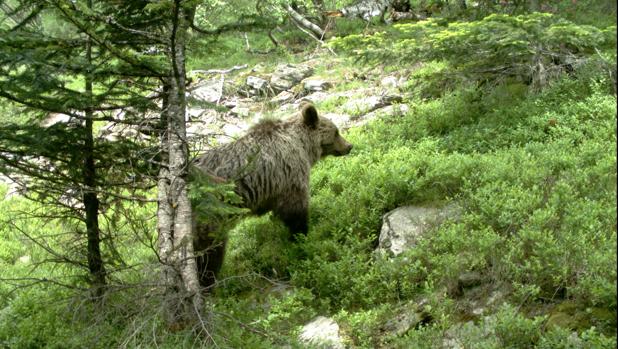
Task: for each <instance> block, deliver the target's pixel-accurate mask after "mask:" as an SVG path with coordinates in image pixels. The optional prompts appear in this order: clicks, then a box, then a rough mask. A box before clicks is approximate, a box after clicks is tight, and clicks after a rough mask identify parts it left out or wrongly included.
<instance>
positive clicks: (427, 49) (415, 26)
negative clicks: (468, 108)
mask: <svg viewBox="0 0 618 349" xmlns="http://www.w3.org/2000/svg"><path fill="white" fill-rule="evenodd" d="M330 45H331V46H332V47H333V48H335V49H341V50H345V51H351V52H354V53H355V54H356V55H357V56H359V57H361V58H362V59H363V60H366V61H369V62H379V61H384V60H390V61H395V62H397V63H399V64H404V63H406V64H410V63H411V62H412V63H413V62H427V61H445V62H447V63H448V69H449V74H452V75H461V77H458V78H460V79H466V80H473V81H479V82H481V83H486V82H492V83H495V82H500V81H510V80H512V79H515V80H516V81H520V82H524V83H526V84H532V85H533V86H534V87H544V86H546V84H547V82H548V81H549V80H552V79H555V78H556V77H559V76H560V74H561V73H563V72H565V71H573V70H577V69H578V68H579V67H580V66H585V65H588V64H593V65H597V66H602V65H603V64H604V63H603V59H602V58H600V57H599V56H598V55H597V52H598V51H599V50H601V51H604V50H607V51H610V50H611V51H613V48H614V47H615V45H616V27H615V26H608V27H606V28H604V29H598V28H596V27H593V26H587V25H577V24H574V23H572V22H569V21H567V20H565V19H561V18H559V17H557V16H553V15H551V14H548V13H532V14H526V15H520V16H508V15H498V14H494V15H490V16H487V17H485V18H483V19H482V20H480V21H472V22H450V23H449V22H446V21H444V20H442V19H429V20H426V21H421V22H418V23H407V24H399V25H395V26H394V29H393V30H391V31H388V32H386V31H385V32H379V33H376V34H373V35H369V36H367V35H350V36H347V37H343V38H338V39H335V40H332V41H331V42H330ZM612 64H613V66H614V67H615V65H616V63H615V55H614V58H613V60H612ZM614 69H615V68H614Z"/></svg>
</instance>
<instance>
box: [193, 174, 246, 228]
mask: <svg viewBox="0 0 618 349" xmlns="http://www.w3.org/2000/svg"><path fill="white" fill-rule="evenodd" d="M190 177H191V178H190V183H191V184H190V187H189V199H190V200H191V207H192V209H193V212H194V214H195V215H196V219H197V220H198V221H201V222H205V223H209V224H211V223H212V224H221V223H225V221H227V220H230V217H231V216H238V215H240V214H243V213H247V212H248V210H247V209H243V208H240V207H238V205H239V204H241V203H242V198H241V197H240V196H238V195H237V194H236V193H235V192H234V183H217V182H216V181H215V179H214V178H212V177H211V176H209V175H208V174H205V173H202V172H200V171H199V170H193V171H192V172H191V176H190Z"/></svg>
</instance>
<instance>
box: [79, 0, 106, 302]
mask: <svg viewBox="0 0 618 349" xmlns="http://www.w3.org/2000/svg"><path fill="white" fill-rule="evenodd" d="M88 7H90V8H91V7H92V0H88ZM86 60H87V62H88V63H91V62H92V42H91V39H90V38H88V40H87V43H86ZM89 73H90V68H89V69H88V71H87V73H86V76H85V92H86V95H87V96H88V97H89V98H90V99H92V76H91V75H90V74H89ZM85 114H86V115H85V127H84V148H83V155H84V164H83V166H84V167H83V171H82V173H83V176H84V188H83V197H82V200H83V203H84V210H85V220H86V235H87V236H88V269H89V271H90V277H91V281H90V283H91V287H92V294H93V296H94V297H95V298H100V297H101V296H102V295H103V291H104V289H103V287H104V286H105V265H104V263H103V258H102V257H101V246H100V245H101V237H100V230H99V198H98V196H97V190H96V178H97V173H96V167H95V164H94V137H93V127H92V126H93V112H92V109H87V110H86V113H85Z"/></svg>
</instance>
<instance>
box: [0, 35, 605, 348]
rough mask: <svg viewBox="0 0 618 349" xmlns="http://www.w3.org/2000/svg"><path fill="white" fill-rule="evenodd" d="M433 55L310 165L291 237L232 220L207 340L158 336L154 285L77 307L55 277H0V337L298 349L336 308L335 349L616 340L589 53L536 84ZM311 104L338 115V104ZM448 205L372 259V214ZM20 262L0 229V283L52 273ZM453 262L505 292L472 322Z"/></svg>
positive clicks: (600, 120)
mask: <svg viewBox="0 0 618 349" xmlns="http://www.w3.org/2000/svg"><path fill="white" fill-rule="evenodd" d="M613 45H614V46H615V40H614V44H613ZM431 59H432V61H428V62H424V64H423V66H422V67H421V68H420V69H416V70H414V71H413V72H412V73H411V74H412V75H411V76H409V84H407V85H406V86H405V87H404V89H403V92H404V93H406V100H405V102H406V103H407V104H408V105H409V106H410V110H409V112H408V113H406V114H405V115H399V116H392V117H385V118H382V119H379V120H376V121H374V122H372V123H370V124H367V125H365V126H363V127H361V128H355V129H351V130H349V131H348V132H345V134H344V136H345V137H346V139H348V141H350V142H351V143H353V144H354V150H353V152H352V153H351V154H350V155H348V156H346V157H340V158H328V159H325V160H324V161H322V162H321V163H320V164H318V165H317V166H316V168H315V169H314V170H313V172H312V179H311V212H310V215H311V216H310V232H309V234H308V236H307V237H306V238H304V239H301V241H299V242H297V243H290V242H288V236H287V234H288V233H287V231H286V229H285V228H284V227H283V226H282V224H281V223H280V222H278V221H276V220H274V219H273V218H272V217H271V216H263V217H259V218H249V219H246V220H244V221H242V222H241V223H240V224H239V225H238V226H237V228H236V229H234V230H233V231H232V232H231V233H230V242H229V246H230V249H229V252H228V255H227V259H226V264H225V265H224V270H223V275H222V277H223V282H222V283H221V284H220V285H219V287H218V288H217V289H216V291H215V293H214V295H213V297H210V298H209V302H208V303H209V305H208V306H209V314H211V315H212V316H211V317H210V318H209V323H210V325H211V327H210V328H208V331H207V333H208V334H207V335H205V333H206V332H205V331H202V332H199V333H200V336H196V335H195V332H194V331H190V330H184V331H178V332H173V331H171V330H170V329H166V328H165V327H164V326H163V324H162V320H161V316H160V315H161V314H160V313H159V311H160V309H161V307H160V306H159V304H158V303H157V299H158V298H157V296H156V295H153V297H151V298H147V297H144V295H145V294H146V293H145V292H144V291H143V290H144V289H148V288H147V286H142V288H139V289H131V288H127V290H122V291H119V292H116V293H113V294H112V296H110V297H109V299H108V300H106V305H107V306H106V307H105V308H104V309H101V308H99V309H92V308H90V306H89V305H84V304H85V303H79V304H75V302H79V299H80V298H79V297H76V296H75V295H74V293H72V292H71V291H68V290H62V291H59V290H58V289H57V288H56V287H54V286H53V285H49V284H44V285H42V286H39V287H33V288H30V289H28V290H24V291H21V290H20V291H17V292H9V291H10V290H11V289H12V288H11V287H10V285H4V286H1V285H0V295H1V296H2V298H0V307H1V310H0V347H2V346H6V347H15V348H25V347H43V346H47V347H58V348H61V347H62V348H67V347H101V348H107V347H118V346H123V347H164V348H177V347H198V346H200V345H202V344H203V342H202V341H204V340H205V341H206V342H207V343H209V344H208V345H212V346H213V347H224V348H228V347H229V348H241V347H242V348H272V347H281V346H285V345H291V346H292V347H300V346H301V345H300V344H299V343H298V342H297V336H298V333H299V331H300V327H301V326H302V325H303V324H305V323H306V322H308V321H309V320H311V319H312V318H313V317H315V316H316V315H327V316H333V317H334V318H335V319H336V320H337V322H338V323H339V325H340V328H341V332H342V333H343V336H344V338H345V340H346V342H347V345H349V346H350V347H360V348H374V347H388V348H393V347H395V348H440V347H442V346H443V345H445V341H446V342H448V340H449V338H452V337H456V338H457V340H458V341H459V342H460V343H461V344H463V345H464V347H475V348H476V347H482V348H532V347H536V348H613V347H615V346H616V334H615V330H616V308H617V304H616V292H617V291H616V276H617V275H616V274H617V272H616V253H617V252H616V180H617V174H616V126H617V125H616V97H615V94H614V91H613V90H612V86H615V85H613V84H615V82H613V81H611V75H608V74H607V70H606V69H605V68H604V66H603V65H599V64H597V61H594V62H592V63H591V64H589V65H587V66H582V67H581V69H580V70H578V71H577V72H576V74H575V75H573V74H571V75H569V74H566V73H560V74H558V75H557V76H554V77H553V78H552V79H551V80H550V81H547V82H546V84H545V85H543V86H542V87H543V88H542V89H540V90H539V91H533V89H531V88H530V85H529V84H532V82H531V81H526V79H520V78H517V77H514V78H509V79H498V80H495V79H494V80H491V81H490V79H486V80H485V81H484V82H482V81H477V80H474V79H469V78H467V77H466V76H464V75H450V74H452V73H453V70H451V69H453V62H449V61H448V60H446V59H444V57H431ZM614 59H615V56H614ZM341 64H343V65H345V64H349V63H341ZM395 67H401V65H395V64H393V66H387V67H385V70H390V71H393V70H395V69H394V68H395ZM403 67H404V68H409V66H407V65H404V66H403ZM354 69H356V68H355V66H353V65H351V64H350V66H347V67H345V66H344V67H343V68H341V69H339V70H338V71H340V72H342V74H343V72H346V71H350V70H354ZM370 83H371V81H366V82H363V83H360V82H354V84H356V85H355V86H356V87H363V86H362V85H363V84H370ZM321 106H322V107H323V110H322V111H324V112H337V111H338V110H337V108H338V106H339V104H338V103H324V104H323V105H321ZM0 194H2V193H0ZM451 202H457V204H458V205H459V206H461V207H462V213H461V216H460V217H459V219H458V220H457V221H451V222H447V223H446V224H443V225H441V226H440V227H439V228H437V229H436V230H435V231H433V232H432V234H430V235H428V236H427V237H426V238H425V239H423V240H421V241H420V242H419V245H418V246H417V247H416V248H414V249H412V250H409V251H407V252H405V253H403V254H401V255H399V256H397V257H395V258H387V257H385V256H383V255H380V254H377V253H375V252H374V250H375V248H376V245H377V236H378V234H379V231H380V225H381V217H382V216H383V215H384V214H385V213H386V212H388V211H390V210H392V209H394V208H397V207H399V206H402V205H410V204H413V205H414V204H419V205H440V204H447V203H451ZM2 205H5V206H6V207H8V205H25V204H24V203H20V199H11V201H7V200H5V201H3V202H2ZM13 208H14V207H13ZM24 209H25V208H24ZM27 229H30V230H32V231H36V229H37V228H36V226H35V225H34V223H32V226H29V227H28V228H27ZM126 243H127V246H126V247H125V248H123V249H122V251H120V253H123V254H126V255H132V256H133V259H134V260H135V261H137V260H141V261H142V262H143V260H148V259H149V258H148V257H144V256H147V255H148V253H149V251H150V250H148V249H147V248H146V247H145V246H143V245H140V244H137V243H136V242H135V241H130V240H127V241H126ZM36 251H39V252H38V253H39V254H37V253H36ZM22 255H28V256H30V258H32V259H33V262H37V261H42V260H44V259H45V255H44V253H42V252H41V251H40V249H37V247H36V246H30V245H28V243H26V242H23V241H22V242H20V240H19V237H18V234H17V233H16V232H15V231H12V230H10V229H8V227H7V228H4V227H2V226H0V269H2V272H1V273H0V275H1V276H3V277H5V278H8V277H12V276H16V275H23V274H22V271H24V270H28V272H30V273H35V274H34V275H35V276H37V277H38V276H40V275H45V274H46V273H47V274H49V275H61V274H63V273H65V272H66V270H60V269H56V268H54V267H50V266H48V265H41V266H40V267H39V268H38V269H36V268H35V269H34V271H31V270H33V268H32V267H27V266H26V265H24V264H27V263H25V262H24V263H22V262H20V260H19V258H20V256H22ZM153 261H154V257H152V256H151V257H150V262H153ZM136 268H137V271H136V272H135V273H132V272H126V273H124V274H123V273H120V274H119V275H118V278H119V279H120V280H121V281H122V282H126V283H127V284H134V283H135V282H136V281H139V280H142V281H148V280H151V278H152V273H153V271H151V270H149V269H147V268H146V267H143V269H140V267H139V266H138V267H136ZM467 272H476V273H478V274H479V275H481V276H482V281H481V282H482V283H483V284H485V285H499V287H500V290H501V291H502V294H503V297H502V299H501V301H500V304H496V305H495V306H492V307H488V308H487V309H486V311H485V312H484V313H483V314H482V316H476V317H466V316H463V315H462V314H463V312H462V304H464V302H465V297H466V295H465V294H463V295H462V294H461V293H460V292H456V290H455V289H456V285H457V280H458V277H459V276H460V275H462V274H464V273H467ZM419 299H425V300H426V304H427V305H426V307H425V309H426V312H427V313H428V316H427V320H426V321H423V322H421V324H419V325H417V326H416V327H413V328H411V329H409V330H407V331H405V332H403V333H399V334H393V333H388V332H385V331H384V324H385V323H386V322H388V321H389V320H390V319H392V318H393V317H394V316H395V314H397V312H398V311H399V309H400V308H401V305H402V304H407V303H409V302H416V301H417V300H419ZM78 305H79V306H78ZM75 309H77V310H75Z"/></svg>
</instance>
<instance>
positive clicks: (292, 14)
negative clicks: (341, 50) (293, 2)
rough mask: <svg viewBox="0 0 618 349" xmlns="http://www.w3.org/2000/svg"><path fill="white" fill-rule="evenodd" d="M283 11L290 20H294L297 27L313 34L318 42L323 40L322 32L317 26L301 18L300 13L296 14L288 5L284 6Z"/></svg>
mask: <svg viewBox="0 0 618 349" xmlns="http://www.w3.org/2000/svg"><path fill="white" fill-rule="evenodd" d="M285 10H286V11H287V12H288V14H289V15H290V17H292V20H294V21H295V22H296V23H297V24H298V25H299V26H301V27H302V28H305V29H306V30H308V31H310V32H311V33H313V34H314V35H315V36H316V37H317V38H318V39H319V40H322V39H323V38H324V34H325V33H324V30H322V28H320V27H319V26H318V25H317V24H314V23H312V22H311V21H310V20H308V19H306V18H305V17H303V16H302V15H301V14H300V13H298V12H296V10H294V9H293V8H292V6H290V5H286V6H285Z"/></svg>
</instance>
